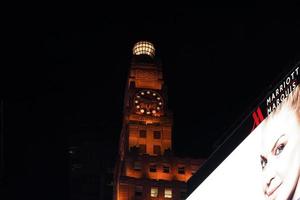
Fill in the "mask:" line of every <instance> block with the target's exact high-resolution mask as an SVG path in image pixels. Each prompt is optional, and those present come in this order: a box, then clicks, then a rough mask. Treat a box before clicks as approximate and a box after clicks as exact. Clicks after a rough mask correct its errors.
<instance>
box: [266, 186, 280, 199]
mask: <svg viewBox="0 0 300 200" xmlns="http://www.w3.org/2000/svg"><path fill="white" fill-rule="evenodd" d="M273 185H274V184H271V186H270V187H269V188H268V189H267V191H266V195H267V196H268V197H269V196H271V195H272V194H273V193H274V192H275V191H276V190H277V189H278V188H279V187H280V186H281V183H279V184H276V185H275V186H273Z"/></svg>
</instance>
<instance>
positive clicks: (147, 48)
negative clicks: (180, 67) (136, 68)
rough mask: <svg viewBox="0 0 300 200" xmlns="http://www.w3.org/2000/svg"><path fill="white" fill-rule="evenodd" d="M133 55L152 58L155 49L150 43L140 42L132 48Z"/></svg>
mask: <svg viewBox="0 0 300 200" xmlns="http://www.w3.org/2000/svg"><path fill="white" fill-rule="evenodd" d="M132 51H133V55H148V56H151V57H152V58H153V57H154V56H155V48H154V45H153V44H152V43H151V42H148V41H140V42H137V43H136V44H135V45H134V46H133V49H132Z"/></svg>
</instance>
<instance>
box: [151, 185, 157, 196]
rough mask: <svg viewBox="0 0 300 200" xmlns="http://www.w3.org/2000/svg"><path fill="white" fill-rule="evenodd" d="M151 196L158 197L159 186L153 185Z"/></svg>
mask: <svg viewBox="0 0 300 200" xmlns="http://www.w3.org/2000/svg"><path fill="white" fill-rule="evenodd" d="M150 196H151V197H158V188H157V187H151V193H150Z"/></svg>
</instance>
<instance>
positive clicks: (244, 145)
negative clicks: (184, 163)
mask: <svg viewBox="0 0 300 200" xmlns="http://www.w3.org/2000/svg"><path fill="white" fill-rule="evenodd" d="M299 73H300V69H299V64H297V65H296V66H295V67H293V69H292V70H291V71H289V72H288V74H287V75H285V77H284V78H283V79H282V80H281V81H280V82H279V84H277V85H276V87H275V88H273V89H272V90H271V91H269V92H268V94H267V95H266V96H265V97H264V98H263V99H262V101H261V102H260V103H259V104H258V106H257V107H256V108H255V109H254V110H252V111H253V112H252V113H251V114H249V115H248V116H247V117H246V118H245V119H244V120H243V121H242V122H241V123H240V124H239V126H237V127H235V129H234V130H233V131H232V134H231V136H230V137H229V138H228V139H227V140H226V141H225V142H224V144H223V145H221V146H220V147H219V149H218V150H217V151H216V152H215V153H214V154H213V155H212V156H211V157H210V158H209V159H208V161H207V163H206V164H205V165H204V166H203V169H200V171H199V172H198V173H197V174H196V175H195V176H194V177H192V178H191V180H190V181H189V183H188V184H189V186H190V187H192V192H191V194H190V195H189V196H188V198H187V200H217V199H218V200H219V199H230V200H240V199H243V200H247V199H249V200H254V199H255V200H265V199H268V200H299V199H300V84H299V80H300V79H299V77H300V75H299Z"/></svg>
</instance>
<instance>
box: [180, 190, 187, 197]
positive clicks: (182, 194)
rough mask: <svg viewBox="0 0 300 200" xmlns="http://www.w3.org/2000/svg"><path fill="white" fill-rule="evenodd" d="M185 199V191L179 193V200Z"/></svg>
mask: <svg viewBox="0 0 300 200" xmlns="http://www.w3.org/2000/svg"><path fill="white" fill-rule="evenodd" d="M185 198H186V192H185V191H181V192H180V199H185Z"/></svg>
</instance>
